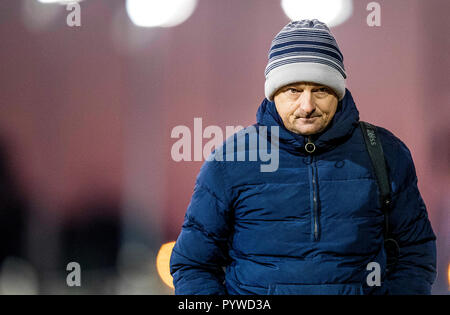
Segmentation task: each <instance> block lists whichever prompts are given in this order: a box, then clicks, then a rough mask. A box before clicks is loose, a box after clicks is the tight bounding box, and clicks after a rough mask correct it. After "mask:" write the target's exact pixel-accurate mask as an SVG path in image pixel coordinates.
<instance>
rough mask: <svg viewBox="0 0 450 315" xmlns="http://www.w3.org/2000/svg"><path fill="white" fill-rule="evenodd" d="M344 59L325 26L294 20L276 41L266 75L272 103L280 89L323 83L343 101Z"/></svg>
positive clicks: (268, 96)
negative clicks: (293, 84) (309, 83)
mask: <svg viewBox="0 0 450 315" xmlns="http://www.w3.org/2000/svg"><path fill="white" fill-rule="evenodd" d="M343 62H344V57H343V56H342V54H341V51H340V50H339V47H338V44H337V43H336V40H335V39H334V37H333V35H332V34H331V32H330V30H329V28H328V27H327V25H326V24H325V23H322V22H320V21H318V20H301V21H293V22H291V23H289V24H288V25H286V26H285V27H284V28H283V29H282V30H281V31H280V32H279V33H278V34H277V35H276V36H275V38H274V39H273V41H272V45H271V47H270V51H269V63H268V64H267V67H266V71H265V73H264V74H265V76H266V83H265V89H264V90H265V91H264V92H265V95H266V98H267V99H268V100H270V101H272V100H273V96H274V94H275V92H277V91H278V89H280V88H282V87H283V86H285V85H288V84H292V83H297V82H312V83H318V84H323V85H325V86H328V87H329V88H331V89H333V90H334V91H335V92H336V94H337V95H338V98H339V100H342V99H343V98H344V95H345V79H346V78H347V75H346V73H345V68H344V63H343Z"/></svg>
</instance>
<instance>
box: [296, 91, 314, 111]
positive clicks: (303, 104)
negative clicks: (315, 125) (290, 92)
mask: <svg viewBox="0 0 450 315" xmlns="http://www.w3.org/2000/svg"><path fill="white" fill-rule="evenodd" d="M299 101H300V106H299V110H300V111H301V112H302V113H303V114H304V115H307V116H308V115H310V114H312V113H313V112H314V110H315V109H316V105H314V101H313V99H312V95H311V93H310V92H307V91H304V92H303V93H302V95H301V96H300V100H299Z"/></svg>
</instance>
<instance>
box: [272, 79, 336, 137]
mask: <svg viewBox="0 0 450 315" xmlns="http://www.w3.org/2000/svg"><path fill="white" fill-rule="evenodd" d="M274 102H275V106H276V108H277V111H278V114H279V115H280V117H281V119H282V120H283V123H284V126H285V127H286V129H288V130H290V131H292V132H294V133H297V134H301V135H313V134H316V133H319V132H321V131H323V130H324V129H325V128H326V126H327V125H328V124H329V123H330V122H331V119H333V116H334V114H335V113H336V109H337V105H338V98H337V96H336V94H335V93H334V91H333V90H332V89H330V88H329V87H326V86H324V85H319V84H315V83H306V82H300V83H294V84H290V85H286V86H284V87H282V88H281V89H279V90H278V91H277V92H276V93H275V96H274Z"/></svg>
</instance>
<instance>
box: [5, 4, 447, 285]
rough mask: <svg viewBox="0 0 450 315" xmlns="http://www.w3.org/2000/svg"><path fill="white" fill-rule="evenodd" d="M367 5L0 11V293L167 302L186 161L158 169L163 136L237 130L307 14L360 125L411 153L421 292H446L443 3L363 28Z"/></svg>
mask: <svg viewBox="0 0 450 315" xmlns="http://www.w3.org/2000/svg"><path fill="white" fill-rule="evenodd" d="M54 2H64V3H62V4H61V3H54ZM370 2H371V1H368V0H367V1H366V0H353V1H352V0H347V1H340V0H328V1H327V0H320V1H319V0H314V1H313V0H295V1H284V0H283V1H280V0H226V1H225V0H198V1H196V0H160V1H159V0H134V1H133V0H128V1H126V0H85V1H81V2H79V3H78V5H79V7H77V5H76V4H73V1H52V0H39V1H38V0H3V1H1V2H0V40H1V41H0V47H1V49H0V293H3V294H16V293H19V294H57V293H61V294H85V293H93V294H173V289H172V287H171V286H170V281H171V280H170V278H169V277H167V276H168V260H169V255H170V250H171V245H173V243H171V242H173V241H175V240H176V238H177V236H178V233H179V232H180V229H181V225H182V222H183V217H184V213H185V211H186V208H187V206H188V204H189V201H190V197H191V194H192V192H193V187H194V182H195V178H196V176H197V173H198V171H199V170H200V167H201V165H202V163H203V162H202V161H182V162H176V161H174V159H173V158H172V156H171V149H172V146H173V145H174V143H175V142H176V141H177V139H174V138H172V137H171V132H172V130H173V129H174V128H175V127H176V126H181V125H184V126H187V127H188V128H190V129H191V130H193V126H194V118H196V117H198V118H201V119H202V124H203V128H205V127H206V126H209V125H215V126H219V127H220V128H222V129H223V130H225V127H226V126H238V125H240V126H248V125H251V124H253V123H254V122H255V114H256V110H257V108H258V106H259V104H260V103H261V101H262V100H263V98H264V89H263V87H264V68H265V66H266V63H267V53H268V50H269V47H270V42H271V40H272V39H273V37H274V36H275V34H276V33H278V32H279V30H280V29H281V28H282V27H283V26H284V25H286V24H287V23H288V22H289V21H290V19H299V18H304V16H303V15H302V14H310V15H311V16H306V17H316V16H317V17H318V18H319V19H322V20H324V21H325V22H328V23H330V25H333V27H332V29H331V30H332V32H333V34H334V35H335V36H336V38H337V41H338V43H339V46H340V48H341V50H342V52H343V54H344V58H345V60H344V63H345V66H346V70H347V74H348V80H347V86H348V88H349V90H350V91H351V92H352V94H353V96H354V98H355V101H356V104H357V107H358V109H359V111H360V116H361V119H362V120H365V121H369V122H371V123H374V124H377V125H380V126H383V127H385V128H387V129H389V130H391V131H392V132H393V133H394V134H395V135H397V136H398V137H399V138H400V139H402V140H403V141H404V142H405V143H406V144H407V146H408V147H409V148H410V150H411V152H412V155H413V158H414V161H415V165H416V170H417V174H418V178H419V188H420V190H421V193H422V196H423V199H424V200H425V203H426V205H427V208H428V212H429V217H430V220H431V222H432V226H433V229H434V231H435V233H436V235H437V237H438V278H437V280H436V282H435V285H434V287H433V293H435V294H448V293H449V287H450V251H449V248H450V246H449V245H450V217H449V212H450V194H449V188H450V142H449V139H450V125H449V121H450V106H449V105H450V92H449V91H450V89H449V84H450V82H449V79H448V69H450V61H449V50H450V45H449V33H448V30H449V29H450V23H449V19H448V17H447V15H448V12H450V2H449V1H448V0H427V1H423V0H389V1H387V0H379V1H376V3H378V4H379V8H380V13H381V20H379V21H376V20H375V19H371V17H370V16H369V15H370V14H371V13H373V12H374V10H376V6H375V7H374V6H369V10H368V4H369V3H370ZM314 4H316V6H314ZM317 6H318V7H317ZM78 9H79V10H78ZM78 13H79V16H78V17H79V19H77V15H76V14H78ZM368 16H369V20H371V21H372V22H374V21H375V22H379V26H369V24H371V23H368ZM78 25H79V26H78ZM204 142H206V140H205V139H204ZM192 160H194V159H193V158H192ZM163 245H164V246H163ZM69 262H77V263H79V265H80V267H81V286H80V287H69V286H68V285H67V284H66V277H67V276H68V274H69V272H70V271H67V270H66V267H67V264H68V263H69Z"/></svg>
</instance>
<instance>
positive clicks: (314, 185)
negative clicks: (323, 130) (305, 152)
mask: <svg viewBox="0 0 450 315" xmlns="http://www.w3.org/2000/svg"><path fill="white" fill-rule="evenodd" d="M311 162H312V163H311V164H312V176H313V178H312V183H313V207H314V208H313V213H314V240H315V241H317V240H318V239H319V223H318V213H317V189H316V172H315V170H314V169H315V165H314V163H315V162H314V157H313V156H311Z"/></svg>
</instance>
